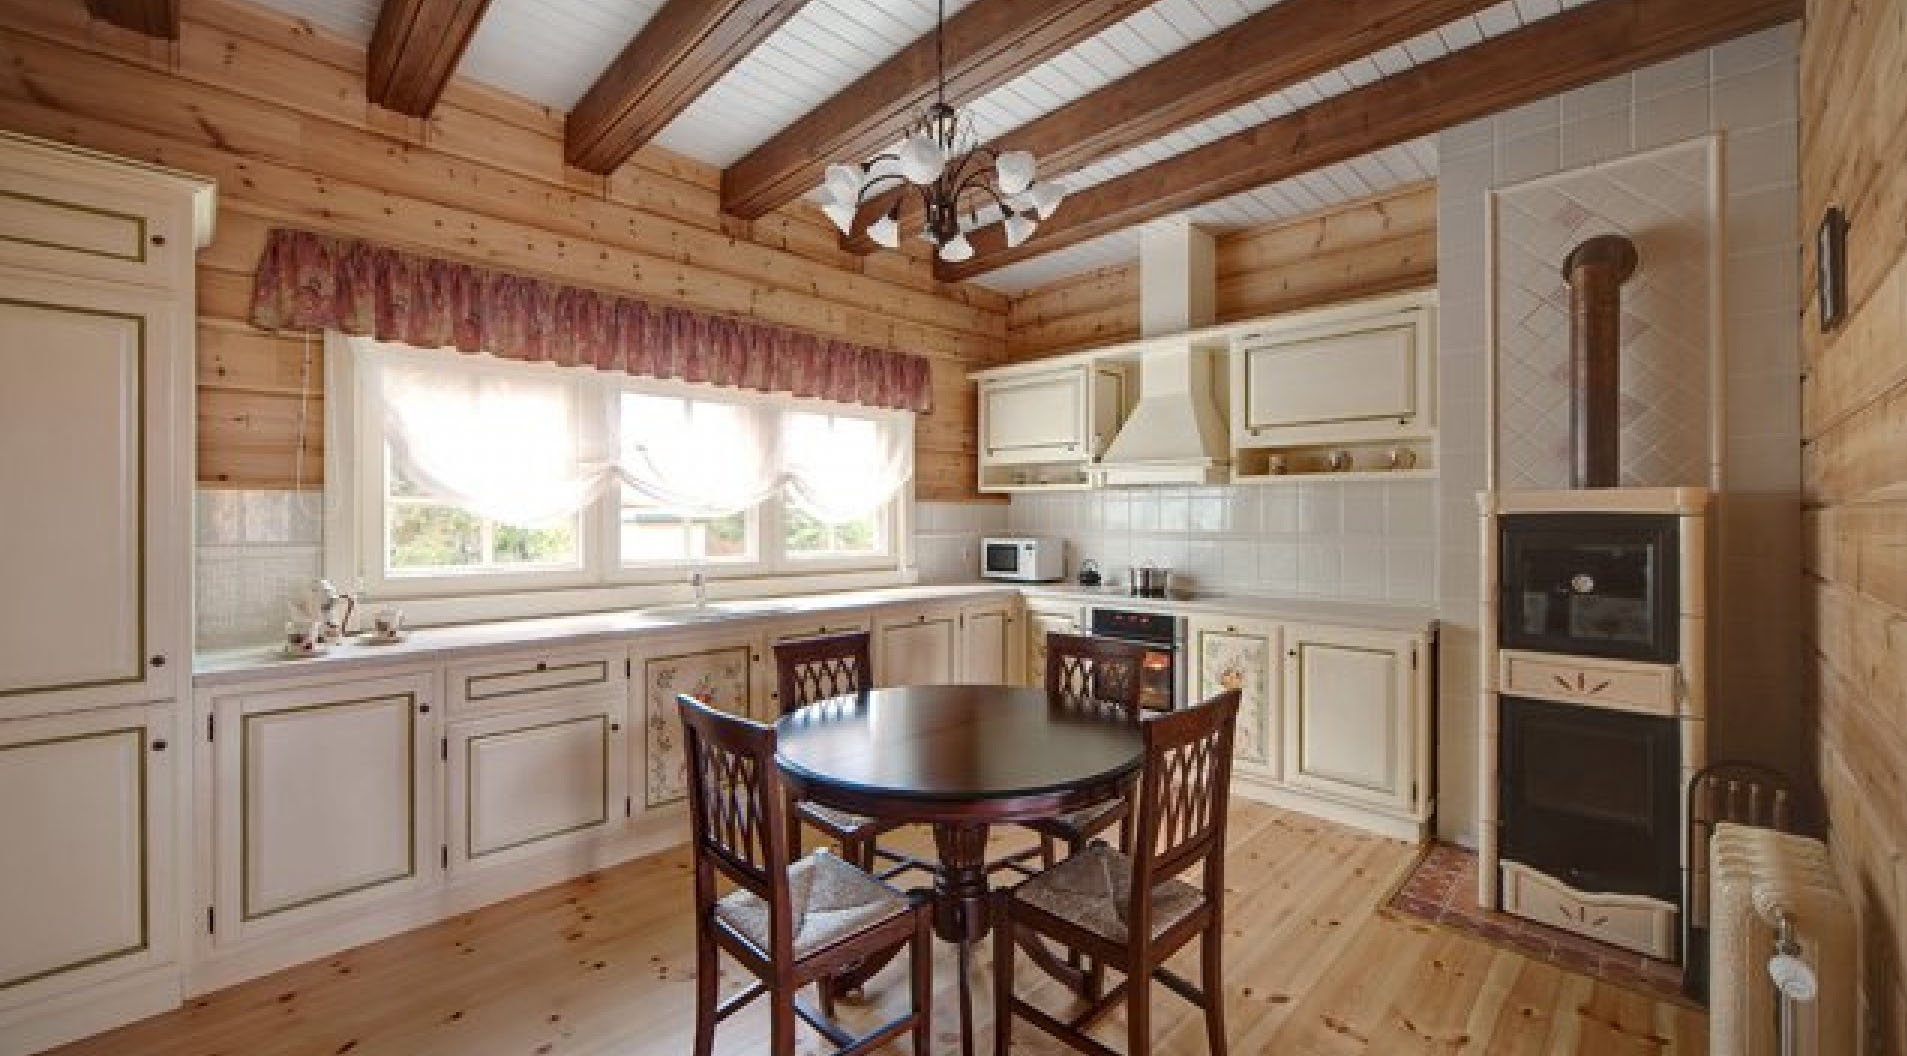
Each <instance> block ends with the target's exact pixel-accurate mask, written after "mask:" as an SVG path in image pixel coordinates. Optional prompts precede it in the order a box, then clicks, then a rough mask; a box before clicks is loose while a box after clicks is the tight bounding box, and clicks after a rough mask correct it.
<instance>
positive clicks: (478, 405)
mask: <svg viewBox="0 0 1907 1056" xmlns="http://www.w3.org/2000/svg"><path fill="white" fill-rule="evenodd" d="M359 347H360V349H361V350H362V358H361V360H360V362H361V363H362V364H363V365H364V366H365V367H366V368H368V369H370V370H372V371H374V372H375V375H376V376H375V384H376V385H377V388H376V390H374V391H376V392H377V393H378V394H379V395H380V397H381V401H380V402H381V403H382V405H383V408H382V409H383V416H384V432H385V439H386V440H387V441H388V442H389V443H390V446H391V455H392V458H393V459H394V460H395V462H396V468H397V470H398V471H399V473H401V474H402V475H403V476H404V477H405V478H407V479H408V480H409V481H410V482H411V483H413V484H415V485H416V486H417V487H418V488H420V489H421V490H422V491H423V492H424V493H425V494H426V495H429V496H430V497H432V498H434V499H437V500H439V501H442V502H446V503H450V504H453V505H456V506H460V507H462V508H464V509H467V510H469V511H471V512H472V513H475V514H478V515H479V516H482V517H488V518H491V519H493V520H497V521H501V522H503V523H505V524H511V525H518V526H524V527H530V526H536V525H541V524H547V523H549V522H551V521H554V520H557V519H559V518H562V517H567V516H570V515H572V514H574V513H575V512H576V511H577V510H580V509H582V508H583V507H584V506H586V505H588V504H589V503H591V502H593V501H595V499H596V497H597V496H598V495H600V494H601V493H602V490H603V489H604V488H605V487H607V486H608V485H609V483H610V482H611V481H612V480H613V479H614V476H615V465H614V463H613V462H612V461H611V459H610V457H609V455H610V452H609V451H608V450H607V443H606V438H605V437H604V436H602V434H601V429H600V426H598V425H597V424H596V419H595V418H594V417H593V416H592V415H590V414H588V413H587V408H585V407H584V406H583V401H584V398H585V397H584V394H583V391H582V389H581V387H580V386H579V385H578V384H577V382H576V380H575V378H574V377H573V375H571V374H570V373H569V372H566V371H560V370H559V369H558V368H554V367H552V368H549V369H548V370H547V371H543V370H521V369H518V370H489V369H469V368H468V367H466V369H455V370H447V369H445V367H446V366H448V364H445V363H444V362H443V361H442V359H441V355H442V354H441V353H437V354H435V355H434V356H433V359H431V360H420V359H418V358H417V357H416V356H415V355H413V354H411V353H410V352H409V351H408V350H399V349H393V348H391V347H389V346H379V345H377V344H376V343H374V342H369V341H365V342H361V343H360V344H359Z"/></svg>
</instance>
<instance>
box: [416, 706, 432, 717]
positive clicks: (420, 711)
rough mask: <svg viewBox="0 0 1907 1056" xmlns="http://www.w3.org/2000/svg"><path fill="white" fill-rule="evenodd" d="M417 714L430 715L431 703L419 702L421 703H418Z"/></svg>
mask: <svg viewBox="0 0 1907 1056" xmlns="http://www.w3.org/2000/svg"><path fill="white" fill-rule="evenodd" d="M417 714H419V715H429V714H430V705H429V704H419V705H417Z"/></svg>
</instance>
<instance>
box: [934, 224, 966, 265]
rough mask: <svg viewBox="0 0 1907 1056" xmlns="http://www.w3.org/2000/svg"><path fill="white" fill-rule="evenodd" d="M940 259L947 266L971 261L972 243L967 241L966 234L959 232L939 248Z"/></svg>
mask: <svg viewBox="0 0 1907 1056" xmlns="http://www.w3.org/2000/svg"><path fill="white" fill-rule="evenodd" d="M940 259H941V260H944V261H946V262H947V263H949V264H959V263H961V262H962V261H968V260H972V259H973V243H971V242H969V241H967V233H966V232H965V231H962V232H960V233H959V234H957V235H955V236H954V237H952V238H950V239H948V240H947V243H946V244H945V245H943V246H941V247H940Z"/></svg>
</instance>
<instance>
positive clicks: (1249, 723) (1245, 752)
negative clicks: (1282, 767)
mask: <svg viewBox="0 0 1907 1056" xmlns="http://www.w3.org/2000/svg"><path fill="white" fill-rule="evenodd" d="M1282 635H1283V630H1282V628H1281V627H1280V626H1279V625H1278V624H1276V623H1270V622H1266V621H1262V620H1250V619H1239V618H1233V617H1229V616H1195V617H1193V618H1191V619H1190V620H1188V621H1186V632H1185V637H1186V652H1187V655H1188V662H1189V663H1190V664H1191V667H1190V668H1189V669H1188V674H1187V680H1186V681H1187V688H1188V690H1189V694H1188V695H1189V696H1190V697H1192V698H1193V699H1194V700H1200V701H1203V700H1210V699H1211V698H1212V697H1214V696H1216V695H1217V694H1219V693H1223V692H1225V691H1226V690H1229V689H1236V690H1238V691H1239V694H1240V695H1239V700H1238V730H1237V732H1236V733H1235V734H1234V735H1233V742H1232V754H1233V762H1232V766H1233V769H1234V770H1235V771H1236V772H1238V773H1241V774H1254V775H1260V776H1264V777H1271V778H1276V777H1277V776H1278V766H1279V762H1280V758H1279V754H1278V747H1277V743H1276V741H1275V739H1274V738H1275V737H1276V735H1277V732H1278V718H1279V703H1280V700H1279V694H1280V693H1281V692H1282V691H1283V688H1284V682H1283V678H1282V677H1281V676H1282V668H1281V666H1280V664H1279V659H1280V657H1279V652H1280V644H1279V643H1280V641H1281V640H1282Z"/></svg>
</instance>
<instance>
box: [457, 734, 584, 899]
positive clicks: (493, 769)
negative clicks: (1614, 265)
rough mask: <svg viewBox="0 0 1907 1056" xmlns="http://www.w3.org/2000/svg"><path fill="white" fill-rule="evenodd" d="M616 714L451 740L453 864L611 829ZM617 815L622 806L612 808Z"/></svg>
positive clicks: (465, 736)
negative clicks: (456, 826)
mask: <svg viewBox="0 0 1907 1056" xmlns="http://www.w3.org/2000/svg"><path fill="white" fill-rule="evenodd" d="M619 710H620V708H619V707H613V708H607V707H603V706H600V705H598V706H583V707H579V708H575V709H564V710H563V711H562V712H539V713H533V714H530V715H525V716H510V717H509V718H507V719H503V718H500V719H497V720H493V721H491V722H487V723H470V724H465V725H464V726H462V727H460V728H458V729H457V730H454V731H453V732H452V733H451V735H450V740H451V746H450V756H451V761H452V764H453V766H452V773H451V786H452V792H451V796H452V807H451V818H452V824H461V825H462V826H463V831H462V833H460V834H459V835H460V837H461V838H460V839H459V840H458V841H457V842H458V846H457V847H456V848H455V850H456V852H457V857H458V860H460V861H476V860H479V859H482V858H484V857H486V856H489V855H494V854H499V853H501V852H504V851H508V850H512V849H515V848H519V847H528V846H530V845H533V844H538V843H542V842H544V841H547V840H551V839H555V838H557V837H560V836H564V835H569V834H573V833H578V832H582V831H585V830H589V829H595V828H598V827H600V826H602V825H604V824H606V823H607V822H608V821H609V818H610V812H611V800H612V797H613V795H614V784H615V782H614V780H613V773H612V770H613V768H612V765H611V760H612V759H613V758H614V757H615V753H616V750H617V749H618V748H619V747H620V744H619V742H618V738H617V737H616V736H615V732H616V731H615V730H614V729H612V727H619V726H620V723H619V722H616V721H614V714H613V712H614V711H619ZM616 809H618V810H619V809H620V805H618V806H617V807H616Z"/></svg>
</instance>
